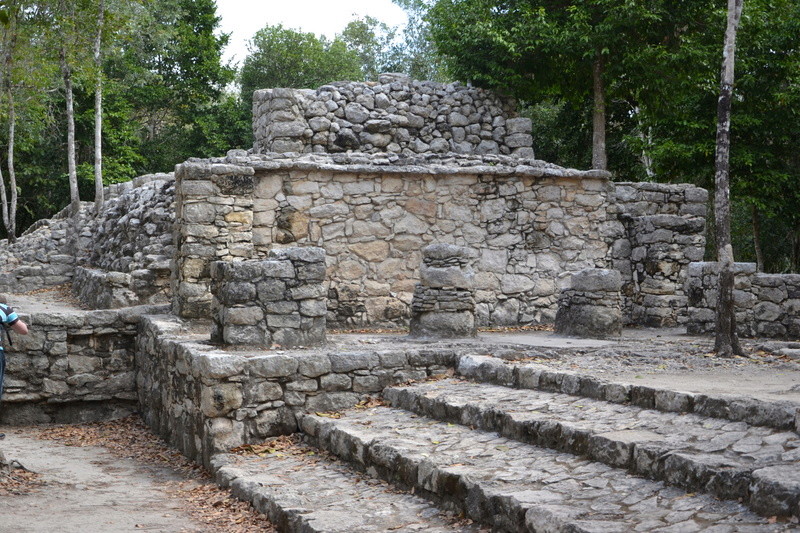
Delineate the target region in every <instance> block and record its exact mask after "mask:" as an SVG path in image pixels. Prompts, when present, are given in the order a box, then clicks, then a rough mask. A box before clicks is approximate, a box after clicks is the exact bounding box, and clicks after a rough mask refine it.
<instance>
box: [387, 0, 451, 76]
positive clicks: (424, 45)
mask: <svg viewBox="0 0 800 533" xmlns="http://www.w3.org/2000/svg"><path fill="white" fill-rule="evenodd" d="M392 1H393V2H394V3H395V4H397V5H398V6H400V7H401V8H403V10H404V11H405V12H406V16H407V17H408V22H407V23H406V25H405V27H404V28H403V32H402V43H401V44H399V45H397V44H395V45H394V49H393V51H392V56H393V64H394V66H393V68H392V69H391V70H393V71H395V72H403V73H406V74H408V75H409V76H411V77H412V78H414V79H418V80H433V81H439V82H448V81H452V77H451V76H450V74H449V73H448V72H447V71H446V68H445V62H444V58H443V57H442V55H441V54H439V52H438V51H437V49H436V44H435V42H434V39H433V37H432V35H431V26H430V24H429V21H428V20H427V13H428V10H429V9H430V8H431V6H432V5H433V4H434V3H435V1H434V0H392Z"/></svg>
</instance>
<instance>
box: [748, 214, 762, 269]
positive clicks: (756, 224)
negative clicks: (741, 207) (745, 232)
mask: <svg viewBox="0 0 800 533" xmlns="http://www.w3.org/2000/svg"><path fill="white" fill-rule="evenodd" d="M750 212H751V214H752V216H753V248H754V249H755V251H756V270H757V271H759V272H764V251H763V250H762V249H761V213H759V212H758V207H756V206H755V205H753V206H751V207H750Z"/></svg>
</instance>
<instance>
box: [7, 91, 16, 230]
mask: <svg viewBox="0 0 800 533" xmlns="http://www.w3.org/2000/svg"><path fill="white" fill-rule="evenodd" d="M16 132H17V114H16V110H15V109H14V96H13V93H12V91H10V90H9V94H8V188H9V191H10V192H11V201H10V203H9V206H8V224H6V228H8V242H15V241H16V240H17V173H16V171H15V169H14V145H15V142H16Z"/></svg>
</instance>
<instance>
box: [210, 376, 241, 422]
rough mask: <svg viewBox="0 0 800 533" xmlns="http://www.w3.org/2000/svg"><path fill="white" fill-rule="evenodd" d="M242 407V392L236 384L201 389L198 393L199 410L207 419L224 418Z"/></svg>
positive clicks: (222, 384) (221, 384)
mask: <svg viewBox="0 0 800 533" xmlns="http://www.w3.org/2000/svg"><path fill="white" fill-rule="evenodd" d="M241 406H242V390H241V385H240V384H238V383H220V384H218V385H216V386H214V387H203V389H202V390H201V392H200V409H201V410H202V411H203V414H204V415H205V416H208V417H212V418H213V417H218V416H225V415H226V414H228V413H229V412H230V411H232V410H234V409H238V408H239V407H241Z"/></svg>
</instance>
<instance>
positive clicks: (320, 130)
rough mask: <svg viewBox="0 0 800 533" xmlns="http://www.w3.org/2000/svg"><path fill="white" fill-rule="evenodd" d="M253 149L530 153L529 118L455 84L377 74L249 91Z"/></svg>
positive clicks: (484, 93) (508, 103)
mask: <svg viewBox="0 0 800 533" xmlns="http://www.w3.org/2000/svg"><path fill="white" fill-rule="evenodd" d="M253 134H254V136H255V144H254V151H255V152H256V153H267V152H299V153H303V152H305V153H308V152H328V153H333V152H344V151H347V150H353V151H358V152H364V153H374V152H393V153H401V154H422V153H445V152H455V153H461V154H506V155H508V154H514V155H516V156H519V157H525V158H532V157H533V149H532V148H531V146H532V142H533V140H532V137H531V121H530V119H526V118H518V117H517V114H516V110H515V105H514V102H513V101H511V100H509V99H505V98H502V97H500V96H498V95H496V94H495V93H492V92H490V91H486V90H483V89H478V88H472V87H466V86H463V85H459V84H456V83H451V84H447V85H445V84H442V83H436V82H431V81H416V80H411V79H409V78H408V77H406V76H403V75H393V74H384V75H381V76H380V80H379V82H378V83H372V82H367V83H364V82H337V83H332V84H329V85H325V86H323V87H320V88H319V89H316V90H311V89H263V90H259V91H256V92H255V93H254V95H253Z"/></svg>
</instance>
